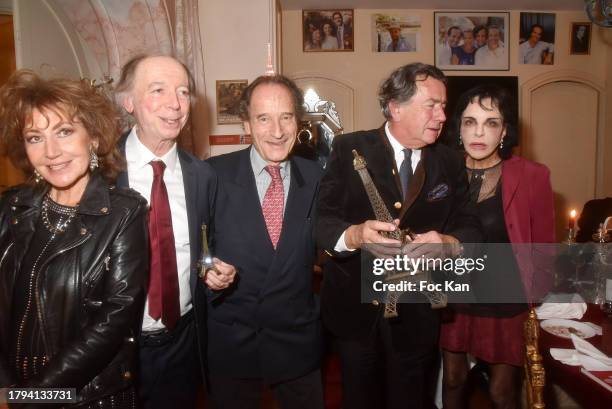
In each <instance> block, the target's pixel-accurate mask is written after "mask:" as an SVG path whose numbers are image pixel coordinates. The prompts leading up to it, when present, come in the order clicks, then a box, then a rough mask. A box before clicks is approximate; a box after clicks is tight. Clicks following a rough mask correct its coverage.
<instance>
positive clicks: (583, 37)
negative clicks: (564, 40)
mask: <svg viewBox="0 0 612 409" xmlns="http://www.w3.org/2000/svg"><path fill="white" fill-rule="evenodd" d="M570 32H571V39H570V54H572V55H581V54H582V55H589V54H591V23H586V22H580V23H572V29H571V31H570Z"/></svg>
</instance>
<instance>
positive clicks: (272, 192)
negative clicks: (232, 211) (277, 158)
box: [261, 165, 285, 250]
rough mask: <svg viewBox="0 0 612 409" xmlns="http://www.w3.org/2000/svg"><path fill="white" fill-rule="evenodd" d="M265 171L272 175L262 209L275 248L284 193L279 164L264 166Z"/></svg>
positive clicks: (281, 215) (281, 225) (281, 221)
mask: <svg viewBox="0 0 612 409" xmlns="http://www.w3.org/2000/svg"><path fill="white" fill-rule="evenodd" d="M266 171H268V173H269V174H270V176H271V177H272V182H270V186H268V190H267V191H266V195H265V196H264V199H263V204H262V206H261V207H262V210H263V216H264V220H265V221H266V227H267V228H268V234H269V235H270V241H271V242H272V246H274V249H275V250H276V245H277V243H278V239H279V238H280V234H281V229H282V228H283V210H284V209H283V207H284V200H285V194H284V189H283V180H282V179H281V175H280V166H272V165H268V166H266Z"/></svg>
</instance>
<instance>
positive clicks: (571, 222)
mask: <svg viewBox="0 0 612 409" xmlns="http://www.w3.org/2000/svg"><path fill="white" fill-rule="evenodd" d="M575 223H576V210H574V209H572V211H571V212H570V217H569V228H570V229H573V228H574V224H575Z"/></svg>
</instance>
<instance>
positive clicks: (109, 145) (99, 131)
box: [0, 70, 125, 183]
mask: <svg viewBox="0 0 612 409" xmlns="http://www.w3.org/2000/svg"><path fill="white" fill-rule="evenodd" d="M34 110H38V111H40V112H43V111H45V110H48V111H52V112H55V113H57V114H58V115H60V116H64V117H65V118H67V119H70V120H78V121H79V122H81V123H82V124H83V127H84V128H85V130H86V131H87V133H88V134H89V137H90V138H91V140H92V141H97V142H98V148H97V149H96V153H97V155H98V157H99V159H100V168H99V172H100V173H101V174H102V176H103V177H104V178H105V179H107V181H108V182H109V183H113V182H114V180H115V179H116V177H117V175H118V174H119V172H121V171H122V170H123V169H124V168H125V161H124V159H123V157H122V156H121V155H120V153H119V151H118V150H117V141H118V139H119V137H120V129H119V113H118V111H117V109H116V108H115V105H114V104H113V102H112V101H110V100H109V99H108V98H107V97H105V96H104V95H102V94H101V93H98V92H97V91H96V90H95V89H94V88H93V87H92V86H91V85H90V84H89V83H87V82H85V81H75V80H69V79H64V78H56V79H43V78H41V77H40V76H38V75H37V74H36V73H34V72H33V71H30V70H18V71H16V72H15V73H13V75H12V76H11V77H10V78H9V80H8V81H7V83H6V84H4V86H2V87H1V88H0V146H1V148H2V153H3V154H4V155H7V156H8V157H10V159H11V161H12V163H13V164H14V165H15V166H16V167H17V168H18V169H20V170H21V171H22V172H23V173H24V174H25V176H26V177H29V179H30V181H31V180H32V179H33V178H32V175H33V173H34V168H33V167H32V164H31V163H30V161H29V160H28V157H27V154H26V150H25V142H24V138H23V135H24V131H25V130H26V128H27V127H28V126H29V125H30V123H31V120H32V114H33V112H34Z"/></svg>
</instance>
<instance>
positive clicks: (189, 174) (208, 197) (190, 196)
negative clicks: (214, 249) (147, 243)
mask: <svg viewBox="0 0 612 409" xmlns="http://www.w3.org/2000/svg"><path fill="white" fill-rule="evenodd" d="M126 139H127V135H124V137H123V138H122V140H121V142H120V151H121V153H122V154H123V155H124V156H125V141H126ZM178 157H179V161H180V163H181V171H182V172H183V187H184V188H185V203H186V204H187V220H186V221H185V223H188V226H189V247H190V252H191V275H190V279H189V280H190V287H191V297H192V304H193V311H194V315H195V318H196V319H195V323H196V331H197V334H198V340H197V341H198V351H199V353H200V363H201V369H202V371H204V368H205V366H204V360H205V358H206V292H205V290H206V285H205V284H204V283H203V282H202V280H199V279H198V270H197V264H196V262H197V259H198V256H199V255H200V252H201V246H202V238H201V236H202V235H201V226H202V224H203V223H206V225H210V223H211V221H212V213H213V212H212V209H213V207H212V206H213V203H214V200H215V192H216V188H217V176H216V174H215V171H214V170H213V169H212V168H211V167H210V165H209V164H208V163H206V162H204V161H202V160H200V159H198V158H196V157H195V156H193V155H191V154H190V153H188V152H185V151H184V150H182V149H178ZM117 186H129V178H128V174H127V172H123V173H121V174H120V175H119V177H117ZM211 228H212V227H211Z"/></svg>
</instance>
